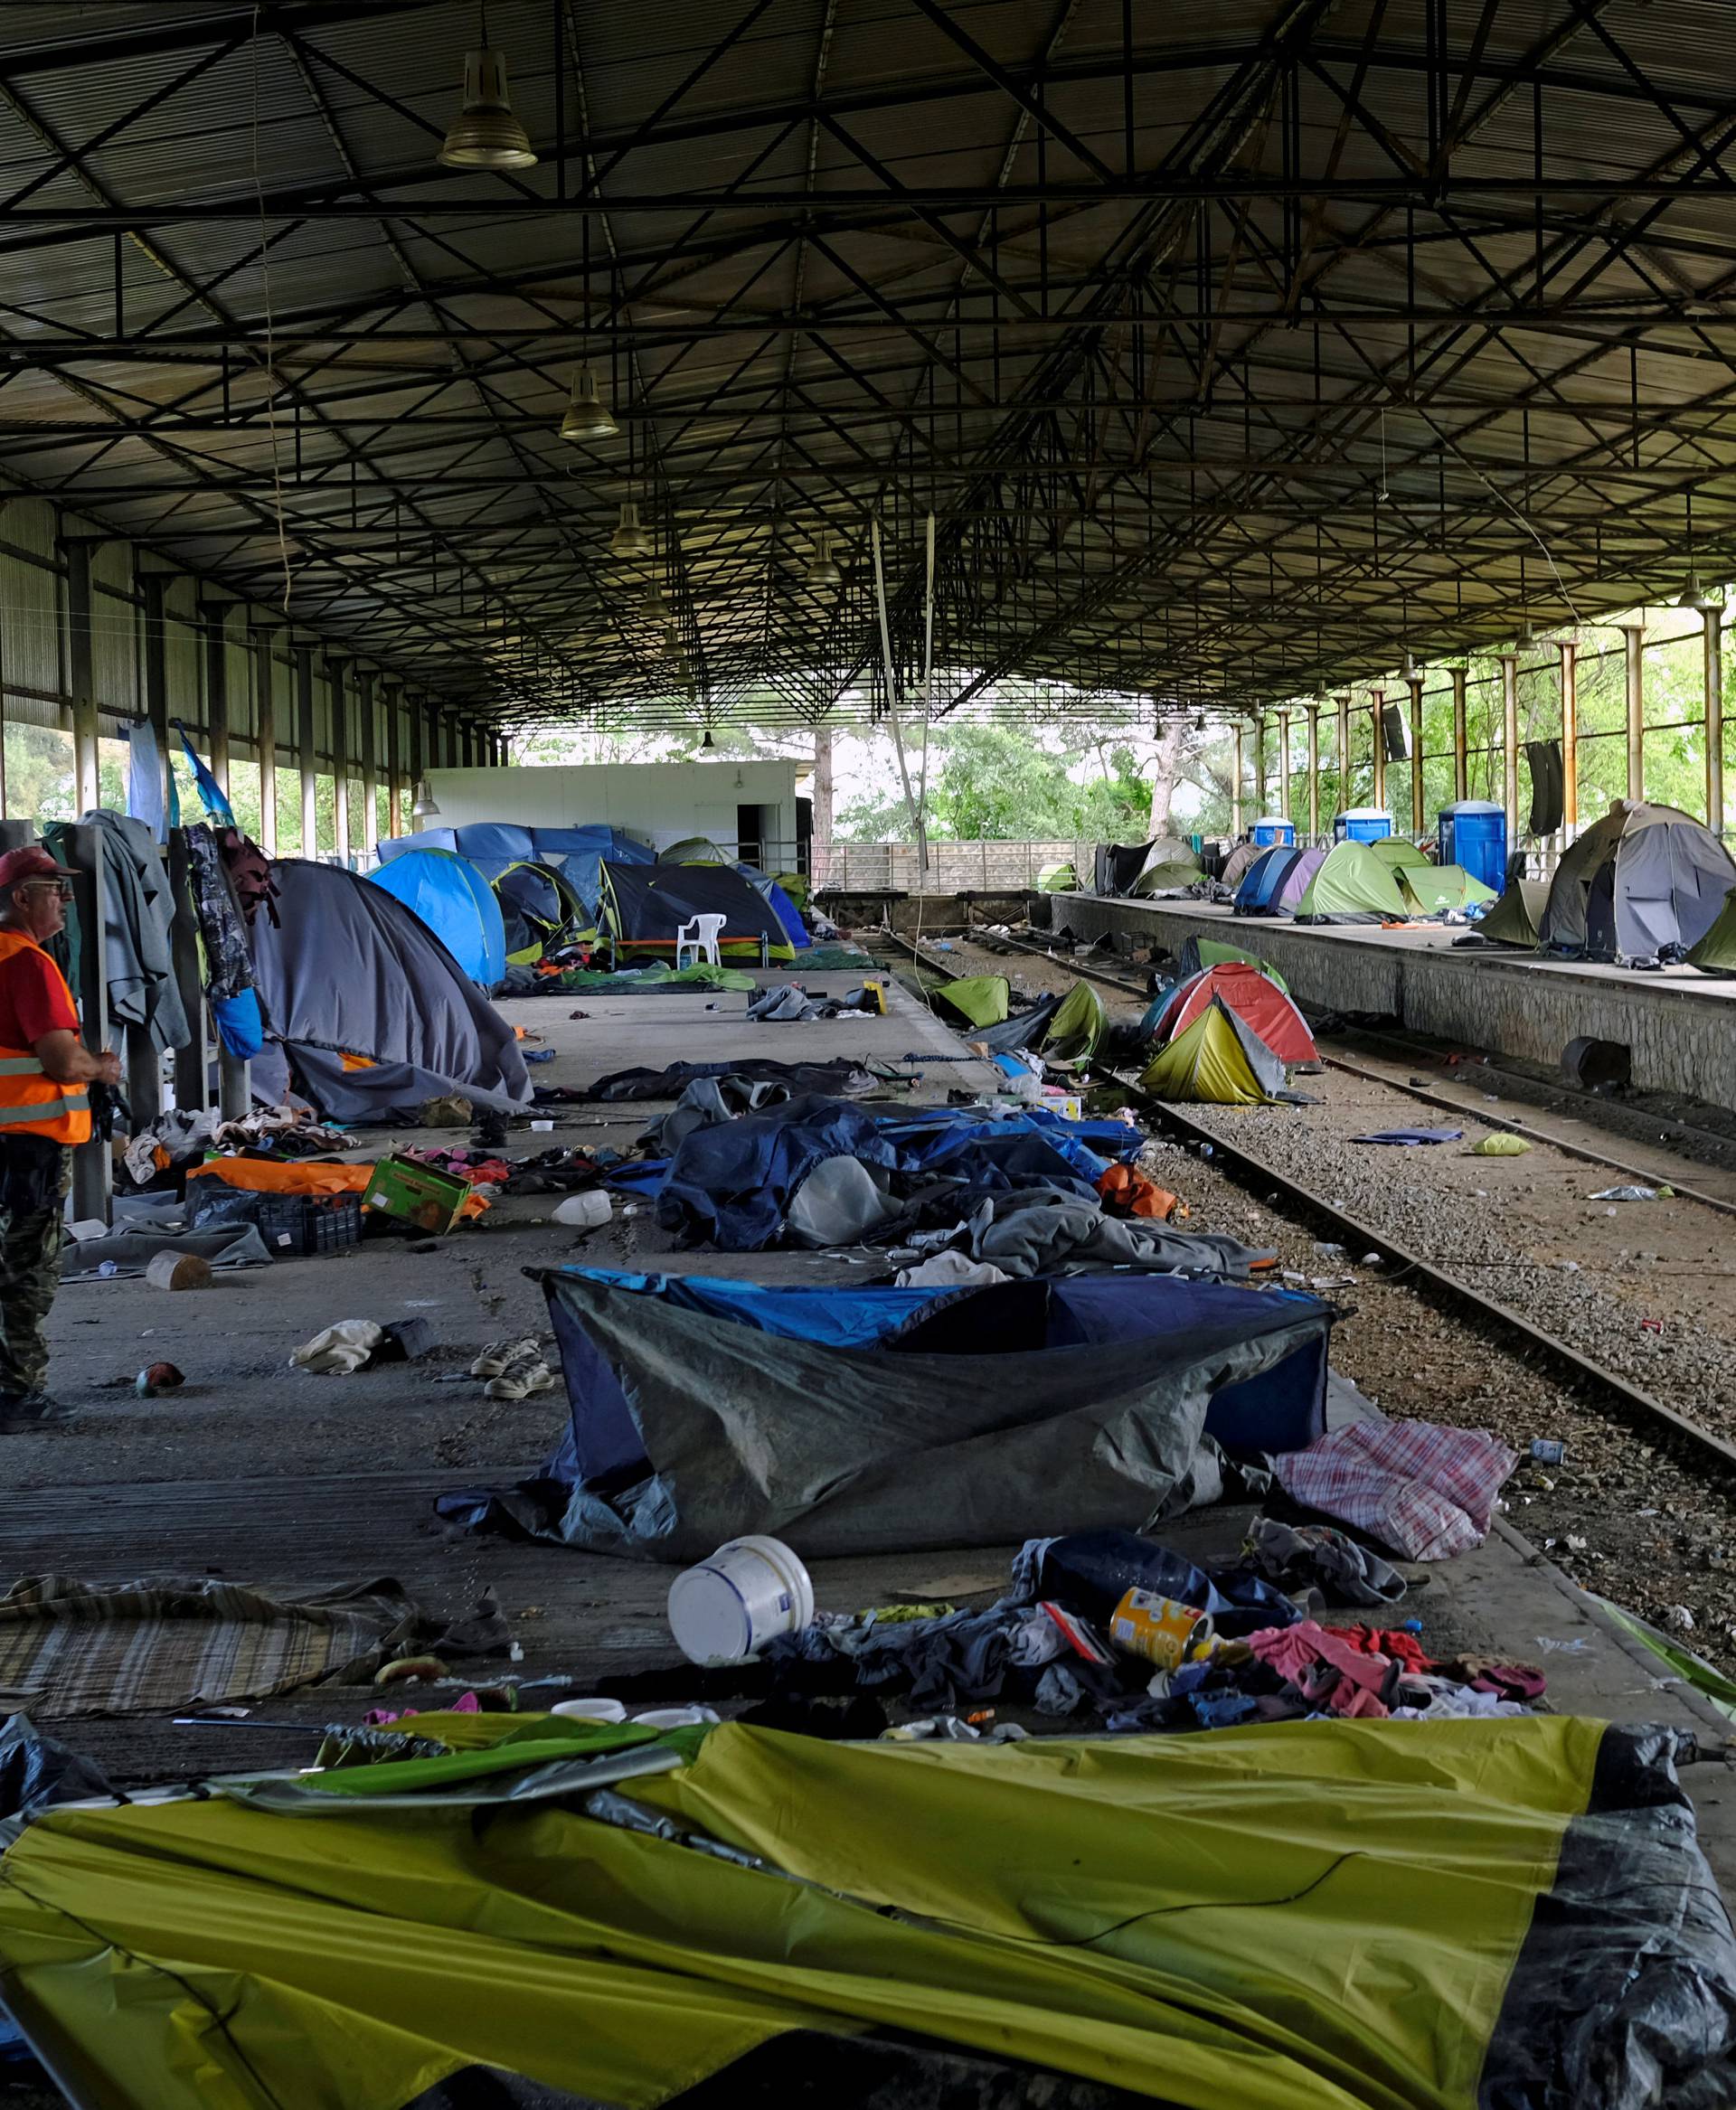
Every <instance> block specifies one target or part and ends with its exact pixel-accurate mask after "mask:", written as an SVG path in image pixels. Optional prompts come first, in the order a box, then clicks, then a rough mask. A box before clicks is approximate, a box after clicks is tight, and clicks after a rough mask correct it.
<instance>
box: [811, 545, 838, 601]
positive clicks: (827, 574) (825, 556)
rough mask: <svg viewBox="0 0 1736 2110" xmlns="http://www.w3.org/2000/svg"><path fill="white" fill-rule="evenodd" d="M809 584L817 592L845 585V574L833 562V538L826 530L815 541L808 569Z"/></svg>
mask: <svg viewBox="0 0 1736 2110" xmlns="http://www.w3.org/2000/svg"><path fill="white" fill-rule="evenodd" d="M807 584H808V586H809V587H810V588H811V589H813V590H815V591H816V592H818V591H819V590H821V589H824V588H826V587H833V586H842V585H843V584H844V574H843V572H842V571H840V570H838V567H837V565H836V564H835V562H834V561H833V558H832V537H831V536H830V535H829V534H827V533H826V532H825V531H824V530H822V532H820V533H819V534H818V535H816V537H815V540H814V556H813V560H812V561H811V562H810V563H809V565H808V567H807Z"/></svg>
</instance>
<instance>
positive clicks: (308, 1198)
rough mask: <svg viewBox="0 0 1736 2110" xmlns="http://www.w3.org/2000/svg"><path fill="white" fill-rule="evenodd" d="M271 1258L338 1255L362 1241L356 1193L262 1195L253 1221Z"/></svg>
mask: <svg viewBox="0 0 1736 2110" xmlns="http://www.w3.org/2000/svg"><path fill="white" fill-rule="evenodd" d="M254 1220H255V1222H257V1223H258V1225H259V1236H260V1237H261V1238H262V1239H264V1240H265V1243H266V1247H267V1249H268V1250H269V1251H270V1252H271V1253H272V1254H274V1255H278V1256H282V1255H288V1254H292V1253H297V1254H307V1253H340V1252H342V1251H343V1250H344V1248H345V1247H346V1246H359V1245H360V1244H361V1242H362V1198H361V1196H360V1195H359V1194H261V1195H260V1196H259V1215H258V1216H257V1217H256V1218H255V1219H254Z"/></svg>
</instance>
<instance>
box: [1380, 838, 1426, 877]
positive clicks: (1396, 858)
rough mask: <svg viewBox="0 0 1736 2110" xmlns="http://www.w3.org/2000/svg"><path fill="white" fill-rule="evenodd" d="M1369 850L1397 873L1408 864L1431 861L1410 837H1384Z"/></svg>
mask: <svg viewBox="0 0 1736 2110" xmlns="http://www.w3.org/2000/svg"><path fill="white" fill-rule="evenodd" d="M1369 848H1370V849H1371V850H1372V851H1373V852H1374V854H1375V856H1376V857H1378V858H1379V859H1380V861H1381V862H1382V864H1384V865H1388V866H1390V867H1391V868H1392V871H1399V870H1400V869H1401V867H1403V866H1404V865H1407V864H1427V863H1428V862H1429V860H1428V858H1427V857H1425V856H1424V854H1423V853H1422V852H1421V851H1420V850H1419V849H1418V848H1417V846H1416V844H1415V843H1413V842H1412V841H1411V838H1410V836H1409V835H1382V837H1381V839H1380V841H1379V842H1378V843H1370V844H1369Z"/></svg>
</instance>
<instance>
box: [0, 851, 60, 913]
mask: <svg viewBox="0 0 1736 2110" xmlns="http://www.w3.org/2000/svg"><path fill="white" fill-rule="evenodd" d="M75 876H76V874H74V873H73V872H71V871H69V870H68V869H67V867H66V866H65V865H63V864H56V863H55V862H54V860H53V859H52V857H51V856H50V855H49V854H48V852H47V851H46V850H43V849H42V848H41V847H40V846H39V845H38V844H36V843H30V844H29V845H27V847H25V848H24V849H23V850H8V851H7V852H6V853H5V856H4V857H0V899H4V897H5V895H7V894H9V893H11V891H12V890H13V889H14V887H15V886H19V885H21V884H22V883H23V882H24V881H25V880H32V879H72V878H74V877H75Z"/></svg>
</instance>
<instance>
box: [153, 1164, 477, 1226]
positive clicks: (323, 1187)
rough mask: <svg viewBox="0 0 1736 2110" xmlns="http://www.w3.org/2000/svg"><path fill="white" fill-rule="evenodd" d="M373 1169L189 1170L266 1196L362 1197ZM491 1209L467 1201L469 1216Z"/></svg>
mask: <svg viewBox="0 0 1736 2110" xmlns="http://www.w3.org/2000/svg"><path fill="white" fill-rule="evenodd" d="M373 1172H374V1168H373V1166H372V1165H347V1164H338V1163H335V1162H334V1161H333V1160H332V1159H330V1158H296V1159H293V1160H291V1159H278V1158H264V1157H213V1158H208V1159H207V1160H206V1161H205V1163H203V1164H202V1165H192V1166H190V1167H189V1168H188V1171H187V1177H188V1179H190V1180H221V1181H222V1182H223V1184H224V1185H225V1186H226V1187H245V1188H247V1189H249V1190H250V1192H255V1193H266V1194H359V1193H361V1192H362V1191H363V1188H365V1187H366V1185H367V1183H368V1182H369V1181H370V1180H371V1179H373ZM487 1206H488V1198H487V1196H486V1195H485V1194H471V1195H469V1196H467V1198H466V1201H465V1204H464V1208H463V1210H462V1211H461V1213H462V1214H463V1215H465V1216H480V1215H481V1214H482V1212H483V1210H485V1209H486V1208H487Z"/></svg>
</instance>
